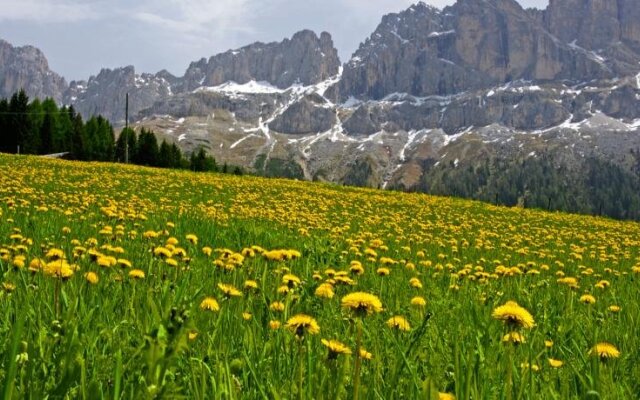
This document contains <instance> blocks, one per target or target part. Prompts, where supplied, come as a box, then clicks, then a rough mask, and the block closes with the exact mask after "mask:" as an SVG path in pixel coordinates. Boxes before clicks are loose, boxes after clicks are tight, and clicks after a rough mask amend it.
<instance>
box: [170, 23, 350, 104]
mask: <svg viewBox="0 0 640 400" xmlns="http://www.w3.org/2000/svg"><path fill="white" fill-rule="evenodd" d="M339 67H340V60H339V59H338V52H337V50H336V49H335V48H334V46H333V40H332V39H331V35H329V34H328V33H326V32H323V33H322V34H321V35H320V37H318V36H317V35H316V34H315V33H313V32H312V31H308V30H305V31H301V32H298V33H296V34H295V35H293V37H292V38H291V39H285V40H284V41H282V42H280V43H268V44H264V43H254V44H252V45H249V46H246V47H243V48H241V49H238V50H229V51H227V52H226V53H222V54H218V55H216V56H213V57H211V58H210V59H209V60H208V61H207V60H206V59H201V60H200V61H198V62H195V63H192V64H191V65H190V66H189V68H188V69H187V72H186V73H185V77H184V82H183V86H182V89H183V90H184V91H191V90H194V89H196V88H198V87H201V86H209V87H211V86H218V85H221V84H222V83H225V82H231V81H233V82H236V83H240V84H243V83H247V82H249V81H252V80H253V81H258V82H259V81H264V82H268V83H270V84H272V85H274V86H277V87H279V88H287V87H290V86H292V85H294V84H296V83H299V84H302V85H311V84H315V83H318V82H320V81H323V80H325V79H327V78H329V77H331V76H334V75H336V74H337V73H338V69H339Z"/></svg>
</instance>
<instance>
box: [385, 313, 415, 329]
mask: <svg viewBox="0 0 640 400" xmlns="http://www.w3.org/2000/svg"><path fill="white" fill-rule="evenodd" d="M387 326H388V327H389V328H393V329H397V330H400V331H405V332H408V331H410V330H411V325H409V322H408V321H407V320H406V319H405V318H404V317H402V316H399V315H396V316H395V317H391V318H389V320H387Z"/></svg>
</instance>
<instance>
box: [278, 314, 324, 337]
mask: <svg viewBox="0 0 640 400" xmlns="http://www.w3.org/2000/svg"><path fill="white" fill-rule="evenodd" d="M286 327H287V329H289V330H290V331H291V332H293V333H294V334H295V335H296V336H297V337H299V338H302V337H304V334H305V333H309V334H310V335H316V334H318V333H320V326H319V325H318V322H317V321H316V320H315V319H313V318H312V317H310V316H308V315H305V314H298V315H295V316H293V317H291V318H289V320H288V321H287V324H286Z"/></svg>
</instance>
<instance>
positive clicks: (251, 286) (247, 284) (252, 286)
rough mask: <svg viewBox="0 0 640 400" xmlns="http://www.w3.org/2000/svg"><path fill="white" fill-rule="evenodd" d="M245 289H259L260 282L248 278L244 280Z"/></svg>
mask: <svg viewBox="0 0 640 400" xmlns="http://www.w3.org/2000/svg"><path fill="white" fill-rule="evenodd" d="M244 288H245V290H258V282H256V281H254V280H247V281H245V282H244Z"/></svg>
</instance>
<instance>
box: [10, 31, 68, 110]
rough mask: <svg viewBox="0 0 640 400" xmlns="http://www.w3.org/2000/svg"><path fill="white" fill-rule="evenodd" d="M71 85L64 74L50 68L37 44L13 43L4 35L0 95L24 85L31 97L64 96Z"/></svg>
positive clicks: (12, 92)
mask: <svg viewBox="0 0 640 400" xmlns="http://www.w3.org/2000/svg"><path fill="white" fill-rule="evenodd" d="M66 87H67V83H66V82H65V80H64V78H62V77H60V76H59V75H58V74H56V73H55V72H52V71H51V70H50V69H49V63H48V61H47V59H46V57H45V56H44V54H42V52H41V51H40V50H38V49H36V48H35V47H31V46H24V47H13V46H12V45H11V44H9V43H7V42H5V41H4V40H1V39H0V97H10V96H11V95H13V94H14V93H15V92H17V91H19V90H20V89H24V90H25V92H26V93H27V96H29V97H31V98H35V97H38V98H45V97H51V98H53V99H54V100H56V101H61V100H62V94H63V93H64V91H65V89H66Z"/></svg>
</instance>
